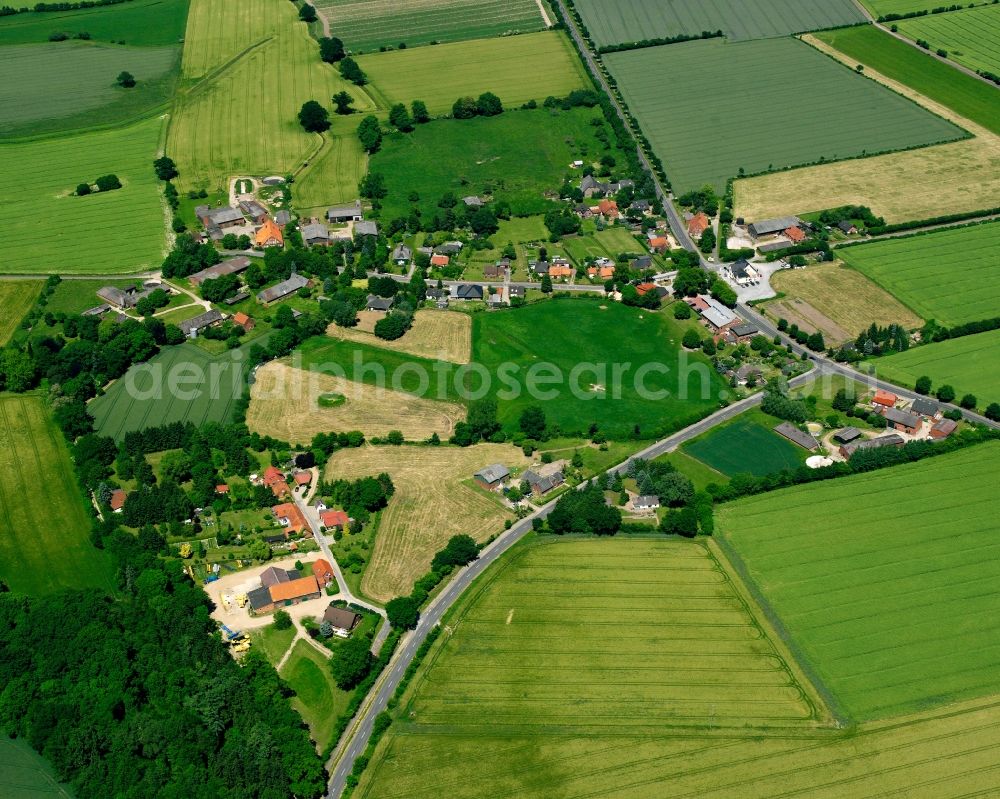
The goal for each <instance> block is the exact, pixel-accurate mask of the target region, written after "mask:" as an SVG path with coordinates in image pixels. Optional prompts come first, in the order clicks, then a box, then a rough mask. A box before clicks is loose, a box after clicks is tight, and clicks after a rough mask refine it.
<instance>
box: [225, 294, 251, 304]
mask: <svg viewBox="0 0 1000 799" xmlns="http://www.w3.org/2000/svg"><path fill="white" fill-rule="evenodd" d="M248 299H250V292H249V291H240V292H238V293H236V294H234V295H233V296H232V297H228V298H226V299H224V300H223V302H224V303H225V304H226V305H236V303H238V302H243V300H248Z"/></svg>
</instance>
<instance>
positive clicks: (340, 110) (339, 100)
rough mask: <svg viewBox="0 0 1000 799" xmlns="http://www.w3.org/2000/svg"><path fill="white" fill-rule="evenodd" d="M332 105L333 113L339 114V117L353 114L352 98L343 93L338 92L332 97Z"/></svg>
mask: <svg viewBox="0 0 1000 799" xmlns="http://www.w3.org/2000/svg"><path fill="white" fill-rule="evenodd" d="M332 99H333V104H334V105H335V106H336V108H334V109H333V110H334V112H335V113H337V114H340V115H341V116H347V115H348V114H353V113H354V109H353V108H351V104H352V103H353V102H354V98H353V97H351V95H350V94H348V93H347V92H345V91H339V92H337V93H336V94H335V95H333V98H332Z"/></svg>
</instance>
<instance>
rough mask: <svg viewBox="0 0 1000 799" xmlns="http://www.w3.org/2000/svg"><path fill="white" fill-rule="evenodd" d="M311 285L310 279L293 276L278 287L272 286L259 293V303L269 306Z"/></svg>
mask: <svg viewBox="0 0 1000 799" xmlns="http://www.w3.org/2000/svg"><path fill="white" fill-rule="evenodd" d="M308 285H309V278H307V277H302V275H292V276H291V277H290V278H288V280H283V281H282V282H281V283H278V284H277V285H274V286H271V288H269V289H264V290H263V291H261V292H258V293H257V302H259V303H261V304H262V305H267V304H269V303H272V302H277V301H278V300H282V299H284V298H285V297H287V296H288V295H289V294H294V293H295V292H296V291H298V290H299V289H303V288H306V287H307V286H308Z"/></svg>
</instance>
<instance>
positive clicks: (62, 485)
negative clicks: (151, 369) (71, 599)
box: [0, 394, 114, 594]
mask: <svg viewBox="0 0 1000 799" xmlns="http://www.w3.org/2000/svg"><path fill="white" fill-rule="evenodd" d="M0 464H2V466H3V473H4V475H6V478H5V479H4V480H3V481H2V482H0V579H2V580H4V581H5V582H6V583H7V584H8V585H9V586H10V588H11V590H12V591H20V592H23V593H25V594H45V593H49V592H52V591H57V590H59V589H62V588H101V589H104V590H107V591H111V590H113V588H114V581H113V579H112V576H113V575H112V568H111V561H110V558H108V556H107V555H106V554H105V553H104V552H102V551H100V550H98V549H96V548H94V546H93V545H92V544H91V543H90V516H89V514H88V513H87V508H86V506H85V505H84V499H83V497H82V496H81V494H80V488H79V486H78V484H77V482H76V477H75V475H74V474H73V467H72V465H71V463H70V455H69V452H68V451H67V449H66V443H65V441H64V440H63V437H62V433H60V432H59V430H58V429H57V428H56V426H55V424H54V423H53V422H52V420H51V418H50V416H49V410H48V408H47V407H46V404H45V400H44V399H43V398H42V397H40V396H24V395H10V394H6V395H0ZM43 488H44V492H45V496H44V501H39V491H40V490H42V489H43Z"/></svg>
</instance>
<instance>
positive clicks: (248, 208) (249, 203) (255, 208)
mask: <svg viewBox="0 0 1000 799" xmlns="http://www.w3.org/2000/svg"><path fill="white" fill-rule="evenodd" d="M240 208H241V209H242V210H243V213H245V214H250V216H266V215H267V209H266V208H265V207H264V206H263V205H261V204H260V203H259V202H257V201H256V200H240Z"/></svg>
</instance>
